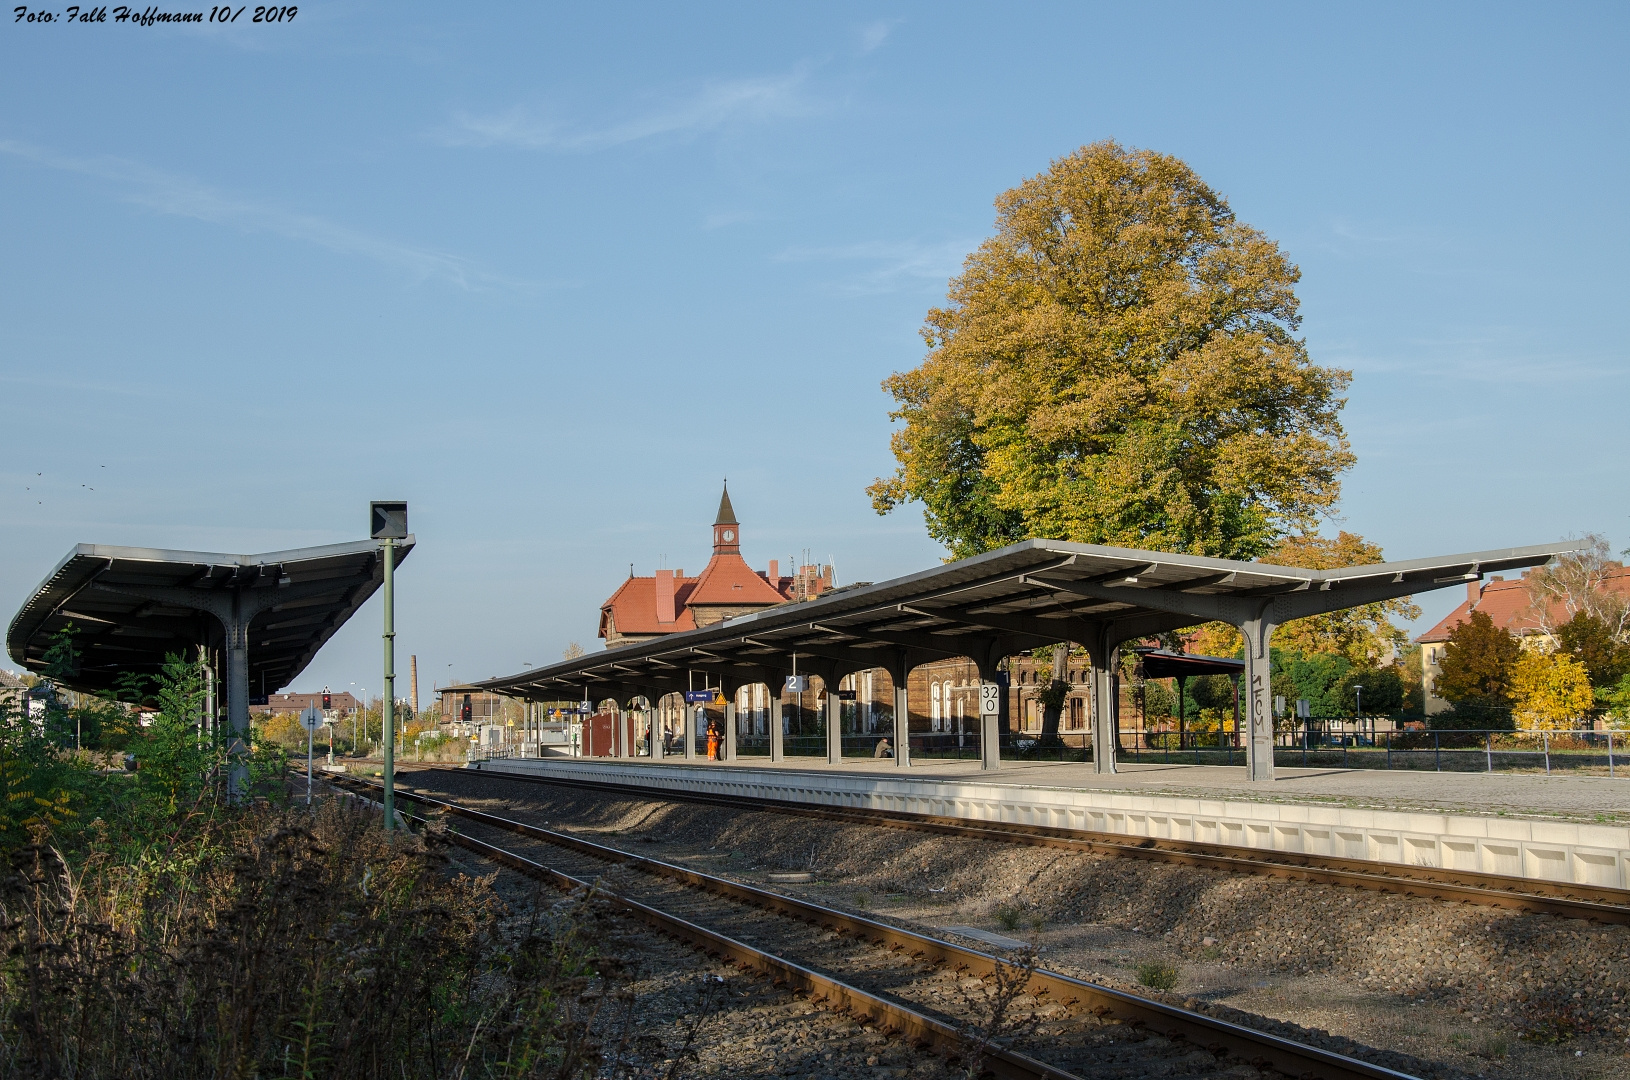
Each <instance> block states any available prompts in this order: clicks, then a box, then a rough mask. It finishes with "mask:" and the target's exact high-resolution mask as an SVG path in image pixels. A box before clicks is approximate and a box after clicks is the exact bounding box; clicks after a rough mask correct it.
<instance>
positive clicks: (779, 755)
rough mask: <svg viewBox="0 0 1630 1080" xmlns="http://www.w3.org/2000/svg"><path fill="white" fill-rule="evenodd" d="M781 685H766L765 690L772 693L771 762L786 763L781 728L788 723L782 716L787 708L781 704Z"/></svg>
mask: <svg viewBox="0 0 1630 1080" xmlns="http://www.w3.org/2000/svg"><path fill="white" fill-rule="evenodd" d="M779 685H780V684H777V685H774V686H772V685H771V684H769V683H765V684H764V688H765V689H766V690H768V691H769V692H770V760H771V761H785V760H786V754H785V753H784V752H783V750H782V745H781V727H782V725H783V724H784V723H785V722H786V721H785V718H784V717H783V715H782V710H783V709H785V708H786V706H785V705H783V704H782V703H781V691H780V689H779V688H778V687H779Z"/></svg>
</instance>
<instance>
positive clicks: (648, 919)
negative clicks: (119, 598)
mask: <svg viewBox="0 0 1630 1080" xmlns="http://www.w3.org/2000/svg"><path fill="white" fill-rule="evenodd" d="M329 782H330V783H333V784H335V786H337V787H340V788H343V789H351V788H353V787H354V786H357V785H358V784H359V782H358V781H354V780H350V779H349V778H341V779H336V778H333V777H330V778H329ZM360 786H363V787H366V788H368V789H370V791H372V790H375V789H376V788H377V785H373V784H361V785H360ZM401 798H403V799H414V800H417V801H423V797H422V796H414V795H410V794H408V793H405V792H404V793H401ZM369 801H371V802H375V805H378V803H377V801H375V800H372V799H370V800H369ZM454 812H456V811H454ZM471 813H478V811H471ZM403 816H406V817H408V818H410V819H412V820H416V821H420V822H423V821H427V820H428V819H426V818H423V817H420V816H419V815H415V814H409V815H403ZM499 820H502V819H499ZM487 824H492V823H491V822H487ZM448 839H449V840H450V841H451V842H452V843H454V844H457V845H458V846H460V847H462V848H465V849H467V850H469V851H473V852H475V853H477V854H478V855H481V856H484V857H485V858H488V859H491V860H492V861H493V862H496V863H499V864H501V865H503V866H507V867H509V868H510V869H512V870H516V871H518V872H520V873H522V874H525V875H526V876H527V877H530V878H533V879H535V880H539V881H544V882H547V883H549V884H551V885H553V886H555V887H556V888H558V889H560V890H561V891H562V892H572V891H574V890H578V889H582V890H585V891H590V890H592V892H593V893H594V894H596V895H599V896H603V897H605V898H606V900H607V901H608V902H610V903H611V904H612V905H614V906H615V907H618V908H621V909H622V910H624V911H626V912H627V913H628V914H630V915H632V916H633V917H634V918H636V919H638V920H640V921H641V922H643V923H645V924H646V925H647V926H650V927H652V928H653V929H655V930H657V931H659V932H661V933H665V934H668V935H669V936H671V937H675V938H678V939H679V940H680V941H684V942H686V943H687V944H690V945H693V946H695V947H696V948H698V949H700V950H701V951H703V952H705V953H707V954H708V955H710V956H716V957H719V958H720V959H722V960H724V961H726V962H727V963H729V964H731V965H732V966H734V967H737V968H742V969H747V970H753V971H758V972H761V973H763V974H765V975H768V976H769V977H770V978H771V979H772V980H773V981H774V982H775V983H776V984H777V985H790V986H792V987H795V988H797V989H799V990H802V991H804V992H805V993H806V994H808V995H809V997H810V999H811V1000H814V1001H824V1002H826V1003H827V1004H828V1005H830V1006H831V1007H832V1008H833V1009H834V1010H835V1011H837V1012H840V1013H847V1014H849V1015H851V1016H855V1017H859V1018H862V1019H864V1020H866V1021H868V1022H870V1023H872V1024H874V1025H877V1026H878V1027H879V1028H882V1029H885V1030H887V1031H891V1032H893V1033H896V1034H898V1035H900V1036H902V1037H903V1038H905V1039H906V1040H907V1041H908V1042H910V1043H912V1044H914V1045H918V1046H924V1045H926V1046H928V1047H931V1048H933V1049H935V1050H938V1051H940V1052H942V1053H947V1054H957V1053H960V1052H963V1050H964V1046H963V1042H962V1034H961V1032H959V1031H958V1029H957V1028H955V1027H953V1026H952V1025H950V1024H947V1023H945V1022H944V1021H943V1020H939V1019H936V1018H935V1017H932V1016H927V1015H925V1014H923V1013H920V1012H917V1011H916V1010H915V1009H910V1008H907V1007H906V1006H904V1005H901V1004H900V1003H899V1002H896V1001H891V1000H889V999H888V998H883V997H879V996H877V995H876V994H872V993H869V992H867V991H865V990H862V989H860V988H859V987H857V986H851V985H850V984H848V983H846V982H843V981H841V980H839V979H835V978H833V977H832V976H830V975H826V974H823V973H822V972H819V971H815V970H813V969H810V968H807V967H804V966H803V965H801V964H796V963H793V962H792V961H791V960H788V959H786V958H784V957H780V956H776V955H775V954H774V953H768V952H765V951H764V950H762V949H756V948H754V947H753V946H751V945H748V944H746V943H745V942H741V941H738V940H736V939H735V938H732V937H730V936H728V935H726V934H721V933H719V932H717V931H715V930H709V929H708V928H706V927H704V926H698V925H697V924H696V923H693V922H690V921H689V920H687V919H682V918H680V917H679V916H677V915H673V914H670V913H668V912H666V911H662V910H660V909H658V908H654V907H651V906H650V905H649V904H643V903H641V902H640V901H638V900H635V899H634V898H632V897H628V896H622V895H620V894H618V893H615V892H612V891H610V890H608V889H605V888H603V887H601V886H599V885H596V884H593V883H590V882H587V881H583V880H582V879H581V878H575V877H572V876H571V875H570V874H567V873H563V872H562V871H559V870H556V869H554V868H553V867H549V866H545V865H543V864H542V863H540V862H536V861H534V860H532V859H528V858H527V857H526V856H524V855H520V854H518V853H516V852H513V851H509V850H506V849H504V848H501V847H498V846H497V845H495V844H489V843H487V842H486V841H484V840H480V839H477V838H476V837H473V836H466V835H464V834H462V833H450V834H448ZM551 839H553V837H552V838H551ZM607 850H613V849H607ZM983 1056H984V1064H985V1068H986V1069H987V1071H989V1072H990V1073H992V1074H993V1075H995V1076H996V1077H997V1078H998V1080H1082V1078H1081V1077H1079V1076H1077V1075H1076V1074H1075V1073H1072V1072H1069V1071H1068V1070H1065V1069H1060V1068H1057V1067H1056V1066H1052V1065H1048V1064H1046V1063H1045V1062H1041V1061H1037V1060H1036V1059H1035V1058H1032V1057H1030V1056H1028V1055H1026V1054H1022V1053H1019V1052H1018V1051H1016V1050H1006V1049H1002V1048H1001V1047H995V1046H992V1047H987V1048H986V1049H985V1051H984V1055H983ZM1400 1075H1401V1074H1400Z"/></svg>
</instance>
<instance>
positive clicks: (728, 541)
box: [713, 481, 741, 555]
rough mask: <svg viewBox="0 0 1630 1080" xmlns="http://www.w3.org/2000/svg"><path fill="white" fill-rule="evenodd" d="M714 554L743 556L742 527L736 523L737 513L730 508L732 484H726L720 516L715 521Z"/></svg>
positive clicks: (720, 504) (720, 505)
mask: <svg viewBox="0 0 1630 1080" xmlns="http://www.w3.org/2000/svg"><path fill="white" fill-rule="evenodd" d="M713 554H715V555H740V554H741V526H740V525H739V524H738V523H737V522H736V511H735V510H734V509H732V508H731V506H730V484H729V482H728V481H726V483H725V487H724V495H723V496H721V497H720V499H719V516H718V517H717V518H715V519H714V521H713Z"/></svg>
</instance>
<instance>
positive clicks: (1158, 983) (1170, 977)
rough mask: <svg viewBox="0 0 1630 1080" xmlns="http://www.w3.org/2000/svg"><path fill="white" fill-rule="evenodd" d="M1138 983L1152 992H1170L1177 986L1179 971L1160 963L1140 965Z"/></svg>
mask: <svg viewBox="0 0 1630 1080" xmlns="http://www.w3.org/2000/svg"><path fill="white" fill-rule="evenodd" d="M1138 982H1139V983H1141V984H1142V985H1144V986H1147V987H1149V989H1151V990H1170V989H1171V988H1172V987H1174V986H1176V985H1177V969H1176V968H1174V967H1172V966H1171V965H1170V964H1162V963H1159V962H1158V961H1157V962H1155V963H1149V964H1139V965H1138Z"/></svg>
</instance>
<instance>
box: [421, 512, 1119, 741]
mask: <svg viewBox="0 0 1630 1080" xmlns="http://www.w3.org/2000/svg"><path fill="white" fill-rule="evenodd" d="M712 529H713V536H712V543H713V554H712V557H711V558H709V560H708V562H707V565H706V566H705V567H704V568H703V569H702V571H701V573H699V574H697V575H695V576H689V575H686V573H685V572H684V570H657V571H656V572H655V573H653V574H651V575H649V576H645V575H636V574H632V573H630V574H629V576H628V577H627V578H626V579H625V580H624V581H623V582H622V584H621V585H619V586H618V587H617V589H616V590H615V591H614V592H613V593H612V594H611V595H610V596H609V597H607V599H606V601H605V603H603V604H602V605H601V606H600V620H599V629H598V635H599V637H601V638H602V639H604V641H605V643H606V648H607V649H608V650H612V649H616V648H619V647H622V646H627V645H636V644H641V643H644V642H649V641H653V640H657V639H659V638H662V637H664V636H666V635H668V634H675V633H681V632H684V631H687V630H696V629H699V628H705V627H709V626H716V625H718V624H720V623H723V622H726V621H728V620H730V619H735V618H739V617H741V616H743V615H748V614H751V613H753V612H757V611H763V610H765V609H768V608H772V607H776V606H778V605H781V604H792V603H801V602H804V601H808V600H814V599H816V598H818V597H821V596H825V595H827V594H829V593H831V592H833V591H834V590H836V589H837V587H838V586H837V581H836V577H835V574H834V571H833V568H832V566H831V565H829V564H828V565H821V564H805V565H800V566H798V567H797V568H796V570H795V571H794V572H793V573H791V574H783V573H781V566H780V563H779V561H778V560H775V559H770V560H768V564H767V567H766V568H765V569H763V570H755V569H753V567H752V566H751V565H750V564H749V563H748V562H747V560H746V559H745V558H743V556H742V554H741V550H742V530H741V522H740V520H739V519H738V518H737V517H736V512H735V508H734V506H733V505H732V504H731V501H730V490H729V487H728V486H726V488H725V490H724V491H723V493H722V494H721V496H720V498H719V510H718V513H717V514H716V515H715V517H714V521H713V527H712ZM867 584H870V583H869V582H860V583H858V585H867ZM851 587H856V586H851ZM1075 661H1076V658H1073V657H1072V663H1071V665H1070V670H1069V676H1068V681H1069V682H1070V683H1071V685H1072V686H1073V687H1077V688H1078V689H1075V690H1073V691H1072V692H1071V694H1070V697H1069V699H1068V700H1067V701H1066V702H1065V704H1064V706H1063V709H1062V711H1061V715H1060V718H1059V725H1058V731H1059V735H1060V737H1061V738H1063V739H1064V741H1065V742H1066V743H1072V742H1073V743H1077V744H1081V743H1084V742H1085V740H1087V738H1088V725H1089V708H1088V703H1087V702H1088V697H1087V693H1086V691H1085V688H1084V684H1085V682H1086V675H1085V673H1084V671H1083V670H1081V669H1083V668H1084V667H1085V665H1086V659H1085V657H1081V658H1080V660H1079V662H1075ZM1007 666H1008V695H1009V699H1010V704H1009V715H1010V716H1011V717H1012V718H1013V719H1012V725H1013V729H1014V730H1015V731H1016V732H1018V733H1021V734H1023V733H1033V734H1040V733H1041V731H1042V724H1043V709H1042V704H1041V701H1040V699H1039V696H1038V695H1039V693H1040V691H1041V690H1042V688H1044V687H1045V686H1046V685H1047V684H1048V683H1049V682H1050V681H1051V680H1052V677H1053V668H1052V663H1051V661H1050V660H1042V661H1039V662H1038V661H1037V660H1035V659H1034V658H1033V657H1031V656H1029V655H1019V656H1014V657H1010V658H1009V660H1008V664H1007ZM979 683H980V680H979V672H978V669H977V667H976V665H974V664H973V662H972V661H969V660H966V659H962V658H958V659H950V660H940V661H931V662H929V663H925V664H922V665H920V666H918V667H915V668H913V669H912V672H911V675H910V676H909V680H908V690H909V694H908V695H907V700H908V701H909V702H910V703H911V705H910V715H909V718H908V722H909V725H910V730H911V731H912V732H913V734H923V735H947V736H949V735H961V734H969V733H972V732H973V730H974V727H975V725H976V723H977V714H978V695H979ZM1118 683H1119V680H1117V684H1118ZM810 686H811V689H810V690H809V691H807V692H805V693H803V694H799V695H793V696H792V697H790V698H782V697H781V696H779V695H775V696H773V697H772V694H771V693H770V691H769V688H768V687H766V686H764V685H762V684H755V685H753V686H749V687H742V688H741V689H740V690H739V691H738V692H737V698H736V701H735V703H734V704H735V706H736V708H735V713H736V717H737V725H738V734H739V735H740V736H742V737H746V738H753V737H755V736H756V737H768V735H769V725H770V722H771V717H772V714H774V713H779V714H780V716H781V722H782V733H783V734H785V735H789V736H797V735H799V734H801V733H804V732H806V731H807V732H813V731H814V730H815V729H816V728H817V726H818V724H819V719H818V718H819V717H820V716H821V715H822V714H823V713H824V711H825V709H826V692H827V688H826V687H825V686H824V684H823V683H822V682H821V680H820V678H819V677H818V676H814V677H812V678H811V679H810ZM838 690H839V691H840V694H839V696H840V697H841V698H842V699H843V700H844V705H843V708H842V715H843V725H844V732H845V733H846V734H850V735H868V734H877V733H879V732H883V731H889V730H892V727H893V717H894V704H893V703H894V701H895V694H894V685H893V682H892V680H891V679H890V677H889V674H888V672H887V671H885V670H884V669H882V668H873V669H868V670H866V671H861V672H857V673H854V674H851V675H847V676H845V677H844V678H843V679H842V680H840V683H839V686H838ZM459 693H461V694H466V695H470V700H471V702H472V705H473V707H474V708H475V709H476V710H477V711H478V712H482V713H483V715H485V714H487V713H495V712H497V711H498V710H499V709H500V708H501V707H500V706H498V705H496V704H494V703H483V702H482V701H481V698H480V694H479V692H478V691H476V690H475V689H474V688H468V687H466V688H460V689H459ZM1117 697H1118V698H1120V699H1122V705H1123V707H1125V708H1126V712H1127V714H1128V715H1130V714H1131V710H1130V708H1129V707H1128V706H1129V705H1130V699H1129V691H1128V689H1127V688H1126V687H1122V686H1119V685H1118V686H1117ZM443 700H444V702H445V701H446V699H445V698H444V699H443ZM679 708H680V706H679V704H678V703H677V702H674V701H669V702H666V703H665V704H663V705H660V706H658V708H657V712H658V714H659V716H658V722H659V723H660V724H661V725H662V730H664V731H673V730H677V725H678V721H679V715H678V714H679ZM443 715H444V717H447V718H448V719H453V718H454V716H453V714H452V713H450V712H449V711H448V710H447V707H446V705H445V704H444V707H443Z"/></svg>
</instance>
